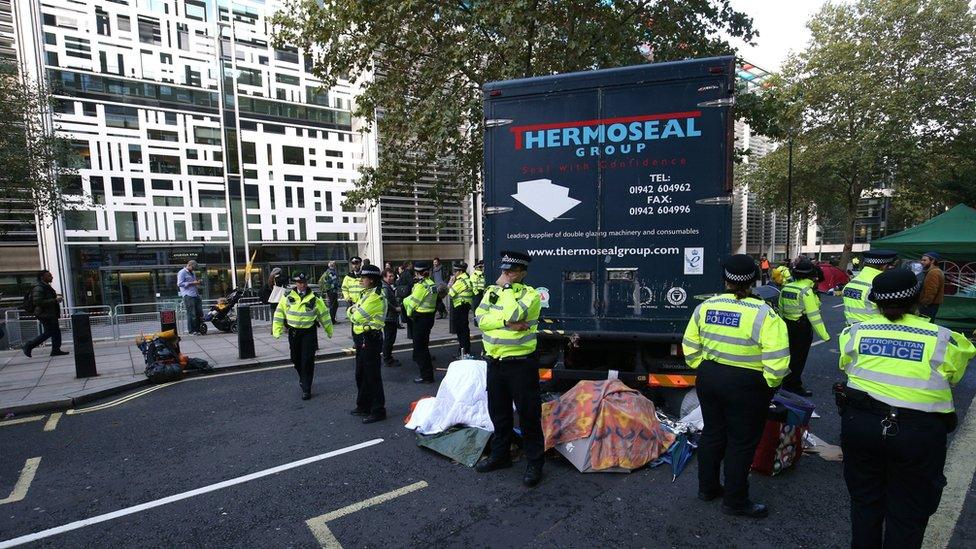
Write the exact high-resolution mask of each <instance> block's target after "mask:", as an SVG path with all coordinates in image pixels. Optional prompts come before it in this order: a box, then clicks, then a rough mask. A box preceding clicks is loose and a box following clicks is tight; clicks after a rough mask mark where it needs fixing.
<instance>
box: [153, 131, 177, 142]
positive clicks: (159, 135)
mask: <svg viewBox="0 0 976 549" xmlns="http://www.w3.org/2000/svg"><path fill="white" fill-rule="evenodd" d="M146 134H147V135H148V136H149V139H151V140H153V141H172V142H174V143H175V142H177V141H179V140H180V134H178V133H176V132H168V131H165V130H146Z"/></svg>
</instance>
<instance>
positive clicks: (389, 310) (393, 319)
mask: <svg viewBox="0 0 976 549" xmlns="http://www.w3.org/2000/svg"><path fill="white" fill-rule="evenodd" d="M395 279H396V273H394V272H393V269H386V270H385V271H383V297H385V298H386V318H385V319H384V323H383V364H385V365H387V366H399V365H400V361H399V360H397V359H396V358H394V357H393V345H394V344H395V343H396V337H397V327H398V326H399V324H400V322H399V315H400V300H399V299H397V297H396V289H395V288H394V287H393V283H394V282H395Z"/></svg>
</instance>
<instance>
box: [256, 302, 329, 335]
mask: <svg viewBox="0 0 976 549" xmlns="http://www.w3.org/2000/svg"><path fill="white" fill-rule="evenodd" d="M315 321H318V323H319V324H321V325H322V328H324V329H325V333H327V334H329V337H332V318H331V317H330V316H329V308H328V307H326V306H325V302H324V301H322V298H321V297H319V296H317V295H315V294H314V293H313V292H312V291H311V290H309V292H308V293H306V294H305V295H304V296H302V295H299V294H298V292H296V291H295V290H292V291H291V292H290V293H289V294H288V295H286V296H285V297H283V298H281V301H280V302H279V303H278V306H277V307H275V312H274V317H273V319H272V321H271V335H273V336H274V337H279V336H280V335H281V332H283V331H284V329H285V326H288V327H289V328H295V329H299V330H301V329H305V328H311V327H313V326H315Z"/></svg>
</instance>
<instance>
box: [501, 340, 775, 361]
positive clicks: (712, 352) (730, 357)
mask: <svg viewBox="0 0 976 549" xmlns="http://www.w3.org/2000/svg"><path fill="white" fill-rule="evenodd" d="M482 337H483V336H482ZM705 354H707V355H709V356H712V357H715V358H724V359H725V360H732V361H736V362H761V361H762V356H761V355H737V354H733V353H725V352H722V351H716V350H715V349H710V348H708V347H705Z"/></svg>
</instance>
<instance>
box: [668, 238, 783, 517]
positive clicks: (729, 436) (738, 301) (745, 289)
mask: <svg viewBox="0 0 976 549" xmlns="http://www.w3.org/2000/svg"><path fill="white" fill-rule="evenodd" d="M722 266H723V269H724V273H725V287H726V288H727V290H728V292H727V293H724V294H720V295H718V296H716V297H713V298H711V299H708V300H706V301H705V302H703V303H702V304H701V305H699V306H698V307H697V308H696V309H695V312H694V313H693V314H692V318H691V321H690V322H688V327H687V328H685V334H684V339H683V340H682V344H681V346H682V349H683V350H684V355H685V361H686V362H687V363H688V366H690V367H691V368H695V369H697V370H698V380H697V382H696V385H697V391H698V400H699V401H700V402H701V411H702V419H703V420H704V422H705V428H704V430H703V432H702V436H701V441H700V442H699V445H698V498H699V499H701V500H702V501H711V500H713V499H716V498H719V497H722V498H723V504H722V512H723V513H725V514H728V515H740V516H748V517H755V518H760V517H765V516H766V515H767V514H768V510H767V509H766V506H765V505H763V504H760V503H754V502H752V500H750V499H749V469H750V467H751V466H752V458H753V455H754V454H755V453H756V446H758V445H759V439H760V437H761V436H762V431H763V427H764V426H765V424H766V415H767V411H768V409H769V400H770V397H772V395H773V392H774V391H775V390H776V388H777V387H779V386H780V384H781V383H782V382H783V378H784V377H786V375H787V374H788V373H789V371H790V370H789V361H790V345H789V339H788V337H787V335H786V324H784V323H783V320H782V319H781V318H780V317H779V316H777V315H776V313H775V312H774V311H773V309H772V308H771V307H770V306H769V305H767V304H766V302H764V301H763V300H762V299H760V298H758V297H755V296H753V295H752V290H751V288H752V284H753V282H755V281H756V279H758V278H759V268H758V267H757V266H756V264H755V262H754V261H753V259H752V257H750V256H748V255H744V254H739V255H734V256H732V257H729V258H728V259H726V260H725V261H724V262H723V264H722ZM723 462H724V464H725V486H724V487H723V486H722V484H720V482H719V476H720V475H719V472H720V470H721V468H722V464H723Z"/></svg>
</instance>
